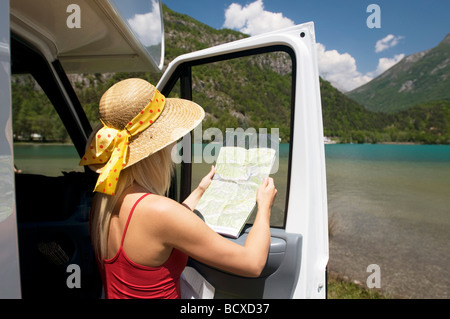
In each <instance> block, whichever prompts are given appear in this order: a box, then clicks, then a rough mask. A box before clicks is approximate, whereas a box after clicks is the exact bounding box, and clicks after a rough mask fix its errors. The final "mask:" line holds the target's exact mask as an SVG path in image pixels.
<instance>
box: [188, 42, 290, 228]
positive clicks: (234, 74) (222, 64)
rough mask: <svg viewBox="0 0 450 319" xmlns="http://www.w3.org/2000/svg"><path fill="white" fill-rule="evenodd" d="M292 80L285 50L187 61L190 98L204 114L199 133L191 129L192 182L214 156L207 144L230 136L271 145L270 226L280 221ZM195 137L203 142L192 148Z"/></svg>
mask: <svg viewBox="0 0 450 319" xmlns="http://www.w3.org/2000/svg"><path fill="white" fill-rule="evenodd" d="M292 81H293V80H292V61H291V58H290V55H289V54H288V53H286V52H281V51H279V52H270V53H263V54H257V55H252V56H246V57H240V58H234V59H231V60H225V61H219V62H214V63H208V64H203V65H198V66H193V67H192V100H193V101H195V102H196V103H198V104H200V105H201V106H202V107H203V108H204V109H205V112H206V116H205V119H204V120H203V123H202V128H201V129H202V132H203V133H202V136H201V137H200V138H199V136H196V134H197V135H198V133H197V132H198V130H197V131H194V132H193V134H192V140H193V143H194V147H193V154H192V157H193V160H192V184H191V188H192V189H194V188H195V187H196V186H197V185H198V183H199V182H200V180H201V178H202V177H203V176H205V175H206V174H207V173H208V172H209V170H210V168H211V163H214V160H215V158H217V155H218V151H217V150H218V149H219V148H215V147H211V145H210V147H207V145H208V144H209V143H216V144H220V145H224V144H227V143H228V144H229V141H232V143H231V144H232V145H231V146H242V147H246V148H249V147H258V146H260V147H265V146H267V147H272V148H274V149H275V150H276V151H277V152H278V153H277V160H276V163H275V164H274V169H273V171H274V174H272V175H271V176H272V177H273V178H274V181H275V184H276V187H277V189H278V194H277V197H276V200H275V203H274V206H273V209H272V214H271V226H272V227H283V226H284V224H285V211H286V203H287V199H288V198H287V195H288V190H287V186H288V176H289V174H288V170H289V158H290V156H289V154H290V142H291V113H292V111H291V107H292ZM211 132H212V133H213V134H214V133H215V132H220V134H218V135H221V136H213V135H210V134H209V133H211ZM214 135H217V134H214ZM238 136H239V137H238ZM227 139H228V142H227ZM199 142H201V143H202V147H201V148H198V147H197V148H196V147H195V144H196V143H199ZM228 144H227V145H228ZM200 149H201V151H200V153H199V152H198V150H200ZM216 151H217V152H216ZM216 153H217V154H216ZM254 215H255V214H253V215H252V216H251V218H250V220H249V223H252V222H253V218H254Z"/></svg>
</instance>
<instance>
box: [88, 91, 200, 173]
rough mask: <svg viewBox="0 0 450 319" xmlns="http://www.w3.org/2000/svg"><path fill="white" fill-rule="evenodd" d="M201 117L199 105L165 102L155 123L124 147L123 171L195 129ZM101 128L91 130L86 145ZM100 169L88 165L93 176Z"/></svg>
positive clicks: (176, 100) (168, 99)
mask: <svg viewBox="0 0 450 319" xmlns="http://www.w3.org/2000/svg"><path fill="white" fill-rule="evenodd" d="M204 117H205V111H204V110H203V108H202V107H201V106H200V105H198V104H196V103H194V102H192V101H189V100H184V99H179V98H166V104H165V106H164V110H163V111H162V112H161V115H160V116H159V117H158V119H157V120H156V121H155V122H154V123H153V124H152V125H151V126H149V127H148V128H147V129H145V130H144V131H143V132H141V133H139V134H137V135H135V136H133V137H131V139H130V142H129V146H128V147H129V158H128V162H127V164H126V165H125V166H124V168H127V167H129V166H131V165H133V164H136V163H137V162H139V161H140V160H142V159H144V158H146V157H148V156H150V155H152V154H154V153H156V152H157V151H159V150H161V149H163V148H164V147H166V146H168V145H170V144H172V143H173V142H176V141H177V140H179V139H180V138H182V137H183V136H185V135H186V134H187V133H189V132H190V131H192V130H193V129H194V128H196V127H197V126H198V125H199V124H200V123H201V121H202V120H203V118H204ZM101 127H102V125H99V126H98V127H97V128H95V129H94V131H93V132H92V133H91V135H90V136H89V139H88V141H87V145H90V143H91V141H92V139H93V138H94V136H95V135H96V132H97V131H98V130H99V129H100V128H101ZM103 167H104V164H102V165H89V168H90V169H91V170H93V171H95V172H97V173H100V172H101V170H102V168H103Z"/></svg>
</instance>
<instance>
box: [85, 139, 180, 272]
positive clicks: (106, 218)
mask: <svg viewBox="0 0 450 319" xmlns="http://www.w3.org/2000/svg"><path fill="white" fill-rule="evenodd" d="M171 149H172V147H171V145H169V146H167V147H165V148H163V149H161V150H160V151H158V152H156V153H154V154H153V155H150V156H148V157H146V158H144V159H142V160H141V161H139V162H137V163H136V164H133V165H131V166H130V167H127V168H125V169H124V170H122V172H121V173H120V178H119V181H118V183H117V186H116V194H115V195H114V196H110V195H106V194H103V193H96V194H95V196H94V200H93V202H92V206H91V227H90V233H91V241H92V245H93V247H94V251H95V255H96V256H97V259H98V261H99V263H100V265H103V259H105V258H106V256H107V248H108V234H109V223H110V221H111V217H112V215H113V214H115V213H117V212H118V210H119V208H116V205H117V202H118V200H119V199H120V198H121V197H122V194H123V192H124V191H125V190H126V189H127V188H128V187H130V186H131V185H132V184H133V183H136V184H138V185H139V186H141V187H143V188H144V189H145V190H146V191H147V192H149V193H153V194H157V195H163V196H164V195H167V194H168V192H169V188H170V183H171V178H172V174H173V170H174V164H173V162H172V158H171ZM115 208H116V209H117V210H115Z"/></svg>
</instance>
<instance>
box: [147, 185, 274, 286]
mask: <svg viewBox="0 0 450 319" xmlns="http://www.w3.org/2000/svg"><path fill="white" fill-rule="evenodd" d="M276 193H277V190H276V189H275V186H274V183H273V180H272V179H271V178H267V179H266V180H264V182H263V183H262V184H261V186H260V187H259V189H258V194H257V204H258V210H257V215H256V218H255V222H254V224H253V227H252V229H251V230H250V233H249V234H248V236H247V239H246V241H245V244H244V246H241V245H238V244H236V243H233V242H232V241H230V240H228V239H226V238H224V237H222V236H221V235H219V234H217V233H216V232H215V231H213V230H212V229H211V228H210V227H209V226H207V225H206V224H205V223H204V222H203V221H202V220H201V219H200V218H198V217H197V216H196V215H194V214H192V213H190V211H189V210H188V209H186V208H185V207H183V206H180V205H179V204H178V203H176V202H174V201H172V200H169V199H165V200H161V203H160V204H158V205H157V207H158V208H157V212H155V211H154V213H156V214H158V216H157V218H155V219H154V221H157V223H158V228H159V229H160V231H159V235H158V236H160V237H159V239H160V240H162V241H163V243H164V244H165V245H167V246H171V247H175V248H177V249H179V250H181V251H183V252H185V253H186V254H188V255H189V256H191V257H192V258H194V259H196V260H198V261H200V262H202V263H205V264H207V265H210V266H212V267H215V268H218V269H221V270H224V271H227V272H230V273H233V274H237V275H240V276H247V277H258V276H259V275H260V273H261V271H262V270H263V268H264V266H265V264H266V260H267V255H268V252H269V247H270V225H269V219H270V210H271V207H272V204H273V200H274V198H275V195H276Z"/></svg>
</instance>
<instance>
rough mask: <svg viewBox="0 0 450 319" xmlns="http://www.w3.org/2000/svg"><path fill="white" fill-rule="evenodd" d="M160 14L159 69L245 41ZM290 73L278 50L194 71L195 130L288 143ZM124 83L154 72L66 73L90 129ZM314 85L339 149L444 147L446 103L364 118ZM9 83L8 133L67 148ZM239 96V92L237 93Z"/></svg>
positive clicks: (57, 128) (16, 82)
mask: <svg viewBox="0 0 450 319" xmlns="http://www.w3.org/2000/svg"><path fill="white" fill-rule="evenodd" d="M163 12H164V26H165V39H166V41H165V43H166V55H165V67H167V65H168V63H169V62H170V61H172V60H173V59H174V58H175V57H176V56H178V55H180V54H184V53H188V52H192V51H197V50H200V49H203V48H207V47H211V46H214V45H218V44H221V43H226V42H230V41H234V40H238V39H242V38H245V37H248V35H245V34H243V33H240V32H237V31H233V30H226V29H223V30H216V29H214V28H211V27H209V26H207V25H205V24H202V23H200V22H198V21H196V20H195V19H193V18H191V17H189V16H187V15H183V14H180V13H177V12H174V11H172V10H170V9H169V8H167V7H166V6H163ZM427 54H429V52H428V53H427ZM424 55H425V54H424ZM419 58H420V56H418V57H416V60H417V61H418V59H419ZM411 59H412V58H409V60H411ZM412 60H414V59H412ZM410 62H411V61H410ZM411 63H412V62H411ZM437 65H440V64H437ZM441 69H444V68H441ZM441 69H438V70H437V71H435V72H436V73H438V71H440V70H441ZM290 70H291V63H290V58H289V57H288V56H287V54H285V53H283V52H280V53H278V52H277V53H271V54H264V55H258V56H255V57H246V58H242V59H233V60H230V61H228V62H227V63H226V64H221V63H213V64H208V65H204V66H196V67H194V68H193V70H192V84H193V99H194V101H196V102H197V103H199V104H200V105H202V106H203V107H204V109H205V111H206V117H205V120H204V122H203V129H204V130H206V129H207V128H209V127H216V128H219V129H220V130H221V131H222V132H225V129H226V128H227V127H241V128H243V129H246V128H248V127H253V128H255V129H256V130H258V128H261V127H262V128H270V127H276V128H279V132H280V137H281V139H282V143H286V142H289V138H290V107H289V100H290V96H291V94H290V83H291V71H290ZM129 77H141V78H144V79H146V80H149V81H150V82H151V83H154V84H156V83H157V82H158V81H159V78H160V77H161V73H137V72H136V73H131V72H121V73H110V74H99V73H97V74H73V75H70V81H71V82H72V84H73V87H74V89H75V91H76V93H77V95H78V98H79V99H80V102H81V104H82V106H83V108H84V110H85V112H86V114H87V116H88V118H89V120H90V122H91V123H92V125H93V126H95V125H97V123H98V101H99V100H100V97H101V96H102V95H103V93H104V92H105V91H106V89H107V88H109V87H110V86H111V85H112V84H114V83H116V82H118V81H120V80H122V79H125V78H129ZM319 80H320V93H321V101H322V114H323V123H324V134H325V135H326V136H331V137H335V138H336V139H338V140H339V141H341V142H344V143H345V142H353V143H379V142H414V143H428V144H434V143H439V144H450V101H433V102H427V103H424V104H421V105H417V106H415V107H413V108H411V109H408V110H406V111H402V112H399V113H389V114H386V113H382V112H372V111H370V110H368V109H366V108H365V107H363V106H362V105H361V104H359V103H358V102H356V101H355V100H353V99H351V98H349V97H348V96H346V95H344V94H342V93H341V92H340V91H338V90H337V89H335V88H334V87H333V86H332V85H331V84H330V83H329V82H327V81H325V80H323V79H321V78H320V79H319ZM11 84H12V91H13V130H14V134H15V135H16V136H22V137H23V138H25V139H26V138H27V136H30V134H31V133H39V134H41V135H42V136H44V138H45V140H47V141H61V142H69V141H68V140H67V139H68V136H67V132H65V130H64V128H63V126H62V125H57V124H58V123H60V121H59V120H58V119H57V117H58V115H57V114H56V112H55V111H54V109H53V107H52V106H51V103H50V101H48V99H46V97H45V94H44V93H43V92H42V90H41V89H40V88H38V87H37V85H36V84H35V83H34V82H33V81H32V79H31V77H29V76H28V77H26V76H22V75H20V76H14V78H13V80H12V83H11ZM243 90H244V91H245V93H246V94H242V92H243ZM177 95H178V96H179V92H177V90H176V88H175V89H174V90H173V91H172V93H171V97H176V96H177ZM267 100H271V101H277V103H279V105H278V106H279V107H278V109H277V113H276V116H274V113H273V112H270V111H269V110H268V108H267V107H265V106H266V105H267ZM49 128H51V130H49Z"/></svg>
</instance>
